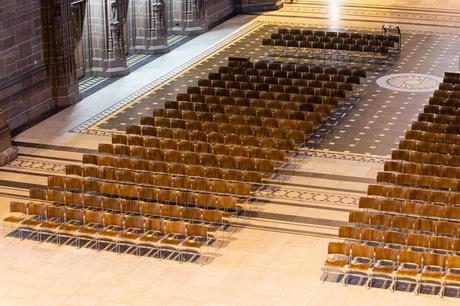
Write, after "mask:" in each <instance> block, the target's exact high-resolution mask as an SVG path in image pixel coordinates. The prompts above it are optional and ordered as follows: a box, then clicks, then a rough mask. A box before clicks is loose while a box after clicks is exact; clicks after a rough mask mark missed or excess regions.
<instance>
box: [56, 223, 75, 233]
mask: <svg viewBox="0 0 460 306" xmlns="http://www.w3.org/2000/svg"><path fill="white" fill-rule="evenodd" d="M79 228H80V227H79V226H77V225H73V224H63V225H61V226H60V227H59V230H60V231H61V232H66V233H73V232H75V231H76V230H78V229H79Z"/></svg>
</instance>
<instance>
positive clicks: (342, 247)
mask: <svg viewBox="0 0 460 306" xmlns="http://www.w3.org/2000/svg"><path fill="white" fill-rule="evenodd" d="M351 246H352V245H351V244H347V243H343V242H329V245H328V247H327V253H328V254H329V255H345V256H350V249H351Z"/></svg>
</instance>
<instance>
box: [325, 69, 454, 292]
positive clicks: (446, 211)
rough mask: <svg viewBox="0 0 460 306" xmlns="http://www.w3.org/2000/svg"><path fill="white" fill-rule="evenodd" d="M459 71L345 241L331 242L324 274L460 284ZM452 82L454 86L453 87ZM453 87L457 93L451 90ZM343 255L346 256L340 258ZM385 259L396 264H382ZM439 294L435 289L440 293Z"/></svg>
mask: <svg viewBox="0 0 460 306" xmlns="http://www.w3.org/2000/svg"><path fill="white" fill-rule="evenodd" d="M458 80H460V74H458V73H446V75H445V77H444V83H443V84H441V85H440V86H442V87H443V88H444V89H442V90H437V91H436V92H435V93H434V97H433V98H431V99H430V105H427V106H426V107H425V108H424V113H422V114H420V115H419V117H418V118H419V119H418V121H417V122H414V123H413V124H412V130H410V131H407V132H406V135H405V139H403V140H401V141H400V143H399V148H398V149H397V150H394V151H393V152H392V160H391V161H387V162H385V166H384V171H381V172H379V173H378V174H377V184H371V185H369V187H368V191H367V194H368V196H367V197H362V198H361V199H360V202H359V208H360V209H361V210H360V211H353V212H351V213H350V215H349V222H350V226H344V227H341V228H340V230H339V237H340V238H342V239H344V242H343V243H336V242H334V243H331V244H330V245H329V256H330V257H329V259H328V260H327V261H326V263H325V267H324V268H325V270H326V271H328V270H334V271H335V272H338V273H341V274H345V277H344V279H345V280H344V282H347V280H348V279H349V277H351V276H352V275H357V276H359V277H361V278H362V277H366V278H367V279H368V285H369V282H370V283H372V281H373V279H374V278H376V277H377V278H381V279H384V280H387V281H390V282H391V288H393V289H395V288H398V284H399V283H400V282H406V283H409V284H410V285H413V286H415V292H416V293H419V292H421V291H422V290H421V288H422V287H423V288H425V287H429V286H430V287H433V288H434V289H439V291H438V293H439V294H440V295H441V296H443V295H444V293H445V290H446V288H448V287H449V288H451V289H452V287H457V289H458V286H459V285H460V274H458V272H456V271H457V270H456V269H459V268H460V260H459V257H458V255H460V192H459V188H460V185H459V178H460V172H459V170H458V165H460V149H459V148H460V137H459V133H458V131H459V129H458V127H457V126H458V123H457V122H460V121H457V120H459V119H458V118H459V117H458V116H459V115H460V112H458V110H459V109H460V108H459V106H460V103H458V100H457V99H458V97H457V92H456V91H454V89H455V85H456V84H459V82H458ZM446 84H450V85H446ZM446 88H450V89H452V91H449V89H446ZM339 258H340V259H339ZM383 261H387V262H391V265H387V266H385V267H383V266H382V263H383ZM433 288H432V289H433ZM434 289H433V290H434Z"/></svg>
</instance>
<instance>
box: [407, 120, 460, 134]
mask: <svg viewBox="0 0 460 306" xmlns="http://www.w3.org/2000/svg"><path fill="white" fill-rule="evenodd" d="M412 131H424V132H430V133H441V134H455V135H457V134H460V125H457V124H446V123H436V122H429V121H415V122H412Z"/></svg>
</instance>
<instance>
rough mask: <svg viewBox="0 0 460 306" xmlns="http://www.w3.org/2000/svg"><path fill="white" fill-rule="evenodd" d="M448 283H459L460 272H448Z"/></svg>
mask: <svg viewBox="0 0 460 306" xmlns="http://www.w3.org/2000/svg"><path fill="white" fill-rule="evenodd" d="M444 281H445V282H446V283H458V284H460V274H457V273H448V274H447V275H446V277H445V280H444Z"/></svg>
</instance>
